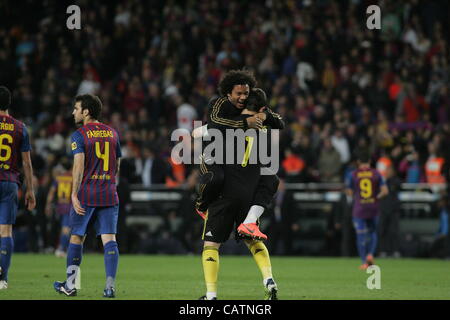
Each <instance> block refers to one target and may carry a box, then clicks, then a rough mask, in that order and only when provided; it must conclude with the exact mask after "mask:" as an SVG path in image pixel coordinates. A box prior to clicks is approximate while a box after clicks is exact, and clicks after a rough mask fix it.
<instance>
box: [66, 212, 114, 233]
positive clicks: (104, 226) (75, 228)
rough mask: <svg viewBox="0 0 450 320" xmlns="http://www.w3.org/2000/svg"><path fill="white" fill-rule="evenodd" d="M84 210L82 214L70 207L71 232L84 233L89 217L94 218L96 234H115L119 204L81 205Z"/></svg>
mask: <svg viewBox="0 0 450 320" xmlns="http://www.w3.org/2000/svg"><path fill="white" fill-rule="evenodd" d="M81 206H82V207H83V208H84V209H85V210H86V212H85V214H84V216H81V215H79V214H77V213H76V212H75V210H74V209H73V207H71V208H70V228H71V232H70V233H71V234H75V235H78V236H84V235H86V230H87V227H88V223H89V221H90V220H91V219H95V222H94V227H95V231H96V233H97V236H99V235H101V234H116V233H117V219H118V217H119V205H115V206H112V207H89V206H85V205H81Z"/></svg>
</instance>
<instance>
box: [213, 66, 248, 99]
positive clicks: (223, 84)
mask: <svg viewBox="0 0 450 320" xmlns="http://www.w3.org/2000/svg"><path fill="white" fill-rule="evenodd" d="M240 84H243V85H245V84H248V86H249V87H250V89H252V88H253V87H255V86H256V79H255V76H254V75H253V73H252V72H251V71H250V70H230V71H228V72H227V73H226V74H225V75H224V76H223V77H222V79H221V80H220V82H219V93H220V95H222V96H226V95H227V94H229V93H231V91H232V90H233V87H234V86H236V85H240Z"/></svg>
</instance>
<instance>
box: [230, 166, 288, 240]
mask: <svg viewBox="0 0 450 320" xmlns="http://www.w3.org/2000/svg"><path fill="white" fill-rule="evenodd" d="M279 184H280V179H278V177H277V176H276V175H261V177H260V178H259V182H258V186H257V187H256V191H255V194H254V198H253V202H252V206H251V207H250V210H249V211H248V213H247V216H246V217H245V219H244V221H243V222H242V223H241V224H240V225H239V227H238V229H237V231H238V232H239V233H240V234H243V235H245V236H249V237H252V238H253V239H256V240H267V236H266V235H265V234H264V233H262V232H261V230H260V229H259V226H258V221H259V218H260V217H261V216H262V214H263V213H264V211H265V210H266V209H267V208H268V207H269V205H270V203H271V202H272V200H273V198H274V196H275V194H276V192H277V190H278V186H279Z"/></svg>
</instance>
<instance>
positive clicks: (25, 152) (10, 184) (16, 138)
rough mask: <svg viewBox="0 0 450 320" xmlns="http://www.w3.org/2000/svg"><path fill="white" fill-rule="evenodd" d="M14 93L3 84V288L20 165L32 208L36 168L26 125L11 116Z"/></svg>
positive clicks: (0, 258) (0, 162) (0, 147)
mask: <svg viewBox="0 0 450 320" xmlns="http://www.w3.org/2000/svg"><path fill="white" fill-rule="evenodd" d="M10 105H11V93H10V92H9V90H8V88H6V87H3V86H1V87H0V237H1V238H0V290H1V289H6V288H8V271H9V267H10V265H11V255H12V253H13V251H14V242H13V238H12V226H13V224H14V223H15V221H16V214H17V205H18V201H17V194H18V186H19V184H20V179H19V175H20V171H19V166H18V164H19V163H20V162H22V166H23V170H24V174H25V185H26V192H25V206H26V207H27V209H28V210H33V209H34V207H35V206H36V199H35V197H34V190H33V182H32V181H33V167H32V164H31V158H30V150H31V147H30V141H29V137H28V132H27V129H26V127H25V125H24V124H23V123H22V122H20V121H18V120H16V119H14V118H13V117H11V116H10V115H9V111H8V109H9V108H10Z"/></svg>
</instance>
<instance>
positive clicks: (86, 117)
mask: <svg viewBox="0 0 450 320" xmlns="http://www.w3.org/2000/svg"><path fill="white" fill-rule="evenodd" d="M101 110H102V103H101V101H100V99H99V98H98V97H97V96H93V95H89V94H86V95H80V96H77V97H76V98H75V105H74V110H73V113H72V114H73V116H74V120H75V123H76V124H79V125H82V126H81V128H79V129H78V130H77V131H75V132H74V133H73V134H72V140H71V141H72V153H73V156H74V163H73V172H72V177H73V185H72V196H71V198H72V199H71V200H72V208H71V211H70V227H71V236H70V243H69V247H68V249H67V280H66V281H64V282H59V281H57V282H55V283H54V288H55V290H56V291H57V292H59V293H63V294H66V295H68V296H74V295H76V294H77V291H76V288H75V279H76V276H77V272H78V270H79V267H80V264H81V259H82V253H83V242H84V238H85V235H86V229H87V226H88V223H89V221H90V220H91V219H95V224H94V226H95V229H96V233H97V236H98V235H100V236H101V239H102V243H103V247H104V256H105V271H106V286H105V290H104V291H103V296H104V297H107V298H114V297H115V278H116V273H117V266H118V262H119V249H118V246H117V242H116V233H117V218H118V214H119V198H118V196H117V188H116V175H117V174H118V172H119V166H120V159H119V158H120V157H121V151H120V143H119V136H118V134H117V132H116V130H114V129H113V128H111V127H109V126H107V125H105V124H103V123H101V122H99V121H98V119H99V117H100V115H101Z"/></svg>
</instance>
